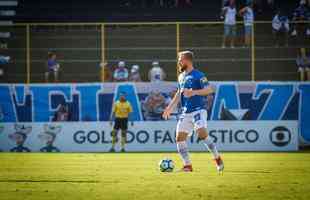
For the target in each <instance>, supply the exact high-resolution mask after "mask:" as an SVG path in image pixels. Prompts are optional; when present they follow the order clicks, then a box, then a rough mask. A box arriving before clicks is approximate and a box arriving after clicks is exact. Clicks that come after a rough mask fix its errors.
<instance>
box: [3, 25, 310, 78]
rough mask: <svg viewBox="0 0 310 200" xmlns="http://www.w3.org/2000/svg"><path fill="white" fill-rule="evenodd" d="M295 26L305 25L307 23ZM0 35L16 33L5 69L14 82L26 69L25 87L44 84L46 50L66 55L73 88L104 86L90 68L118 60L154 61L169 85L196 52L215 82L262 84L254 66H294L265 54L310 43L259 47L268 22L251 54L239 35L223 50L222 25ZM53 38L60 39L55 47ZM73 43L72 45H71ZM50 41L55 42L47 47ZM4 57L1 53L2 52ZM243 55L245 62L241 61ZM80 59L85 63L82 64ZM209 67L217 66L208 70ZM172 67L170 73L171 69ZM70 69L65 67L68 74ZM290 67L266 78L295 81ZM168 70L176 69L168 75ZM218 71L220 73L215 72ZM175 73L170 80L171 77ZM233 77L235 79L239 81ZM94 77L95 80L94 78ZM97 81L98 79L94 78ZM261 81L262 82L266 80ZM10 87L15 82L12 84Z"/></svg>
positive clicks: (255, 36) (41, 28)
mask: <svg viewBox="0 0 310 200" xmlns="http://www.w3.org/2000/svg"><path fill="white" fill-rule="evenodd" d="M299 23H301V24H302V23H303V24H306V23H308V22H299ZM297 24H298V23H297ZM124 27H125V28H124ZM237 27H238V30H239V31H238V32H240V33H241V32H242V30H243V22H237ZM0 29H1V31H13V32H14V29H16V30H15V32H16V35H15V36H14V37H13V38H12V39H10V41H9V42H11V43H14V40H15V39H16V42H15V43H14V45H15V47H13V48H10V45H9V47H8V49H9V50H10V49H12V51H11V54H12V55H10V56H11V57H13V58H14V51H15V50H16V51H15V52H18V53H19V54H18V55H19V56H20V58H19V59H16V60H15V63H14V64H12V66H11V67H12V69H9V70H11V71H13V72H16V74H14V73H13V72H11V73H9V74H11V75H12V76H13V74H14V76H22V74H23V72H18V70H19V69H16V70H15V69H13V68H14V67H16V68H20V69H21V68H23V67H25V70H24V71H25V72H26V80H25V81H24V82H26V83H32V82H41V81H42V78H41V79H40V78H39V77H40V76H42V72H43V71H42V69H43V67H42V69H41V68H40V67H39V65H41V66H42V65H44V64H43V63H44V62H45V61H44V60H45V59H46V57H44V56H43V54H44V52H47V51H48V50H54V51H56V53H57V52H58V51H67V55H68V57H70V58H69V59H68V58H67V57H66V56H60V58H59V60H60V62H61V63H62V65H67V66H69V65H71V66H70V67H71V68H73V67H74V65H76V69H77V71H75V72H76V74H78V75H79V76H80V77H79V76H77V77H75V78H74V76H75V75H74V74H69V73H73V72H74V70H73V69H70V70H71V71H70V70H68V73H66V74H65V75H64V77H67V78H68V79H70V80H71V81H74V80H76V81H77V82H78V81H79V80H78V79H79V78H81V77H82V76H83V75H81V74H83V73H84V81H87V80H89V81H96V80H101V81H104V79H103V77H104V76H103V75H104V74H103V73H102V72H101V71H100V69H99V70H98V72H97V71H96V69H93V71H89V69H90V67H89V66H90V65H97V67H98V66H99V63H108V64H109V63H112V64H113V65H115V64H116V61H118V60H122V59H124V61H128V62H129V63H134V62H136V63H141V65H144V66H145V65H150V63H151V61H152V60H159V61H162V62H163V63H164V64H165V65H166V67H165V68H164V70H166V71H168V75H169V77H170V78H169V79H171V80H173V79H175V78H176V74H177V70H176V67H175V66H176V65H177V64H176V60H177V59H176V58H177V52H179V51H180V50H185V49H190V50H194V52H195V53H196V52H198V53H197V54H198V56H196V61H197V62H198V65H199V64H201V65H205V66H206V65H207V66H209V67H208V69H207V70H206V69H205V68H203V69H202V70H203V71H206V72H209V74H210V75H211V76H213V77H214V79H215V80H216V79H221V77H224V78H223V79H224V80H229V79H230V75H231V80H252V81H255V80H261V79H263V78H258V77H257V73H258V72H259V71H260V70H261V69H263V67H260V68H259V69H257V64H258V63H259V65H260V66H264V64H261V63H263V62H267V63H268V64H270V69H271V68H272V67H273V66H275V65H274V63H276V62H278V63H280V62H290V65H292V63H293V62H294V56H296V55H295V53H290V54H289V57H287V55H284V53H283V56H282V55H280V56H279V57H270V58H267V57H266V58H265V55H264V51H265V54H266V55H269V54H274V55H276V54H277V52H276V51H275V50H281V49H286V48H287V49H289V48H291V49H293V50H292V52H295V50H294V49H296V48H297V49H298V48H300V47H308V46H310V45H309V44H310V43H309V38H305V41H304V42H300V44H297V45H296V44H294V45H289V46H288V47H286V46H283V47H281V48H278V47H274V46H273V45H272V44H271V45H270V46H266V45H257V43H259V42H265V41H267V40H268V41H271V42H272V40H273V36H272V35H271V34H270V32H271V22H270V21H257V22H255V23H254V24H253V26H252V35H251V45H250V48H244V47H243V46H242V42H240V41H239V40H242V37H243V36H242V34H241V35H239V36H238V37H237V40H238V41H239V46H238V47H237V48H235V49H230V48H226V49H222V48H221V41H222V32H223V22H149V23H146V22H142V23H140V22H136V23H19V24H14V25H11V26H1V27H0ZM23 29H24V30H23ZM47 29H52V30H53V29H54V30H53V31H51V32H52V34H51V33H48V32H49V31H48V30H47ZM58 29H59V30H58ZM92 30H93V31H92ZM262 30H263V31H262ZM267 30H268V31H267ZM74 31H76V32H74ZM79 31H80V32H79ZM75 34H76V35H75ZM13 35H14V34H13ZM51 35H53V37H54V40H55V41H54V43H53V42H50V41H48V40H49V37H50V38H52V37H51ZM55 35H56V36H55ZM79 35H82V36H79ZM204 35H205V37H204ZM23 37H24V38H23ZM57 37H58V38H61V39H59V41H57ZM65 37H67V40H68V41H69V40H70V42H66V41H65V40H66V38H65ZM75 37H76V39H74V38H75ZM86 39H89V42H91V43H89V44H87V43H85V41H83V40H86ZM52 40H53V38H52V39H51V41H52ZM73 40H75V41H73ZM18 41H19V42H18ZM24 41H25V42H24ZM45 41H46V45H45V46H44V44H42V43H44V42H45ZM56 41H57V42H56ZM159 43H163V45H158V44H159ZM215 43H217V44H215ZM52 44H53V45H52ZM136 44H139V45H136ZM14 45H13V46H14ZM57 45H58V46H57ZM83 45H84V46H83ZM74 51H76V52H78V51H79V52H78V53H76V55H69V53H74ZM257 51H259V55H256V54H257ZM267 51H268V52H267ZM283 51H285V50H283ZM9 52H10V51H9ZM20 52H25V57H23V55H20ZM85 52H87V53H85ZM92 53H93V54H96V56H91V54H92ZM2 54H5V51H2ZM99 54H100V56H99ZM218 54H220V55H221V56H219V55H218ZM261 54H262V55H261ZM139 55H141V56H139ZM215 55H216V56H215ZM242 55H244V56H243V57H242ZM83 56H85V57H84V58H83ZM122 56H123V57H126V58H123V57H122ZM38 57H39V59H38ZM62 57H63V58H62ZM87 57H88V58H87ZM73 58H74V59H73ZM285 59H287V60H285ZM260 62H261V63H260ZM81 63H82V65H81ZM83 63H84V64H85V65H87V66H84V69H85V71H83ZM173 63H174V64H173ZM210 63H215V64H214V65H212V66H211V67H210ZM78 65H79V66H78ZM173 65H174V67H172V66H173ZM228 66H232V67H236V69H229V67H228ZM65 67H66V66H65ZM70 67H68V69H69V68H70ZM293 67H295V66H293ZM293 67H291V66H290V67H288V68H290V70H286V68H284V69H283V71H280V72H277V70H274V72H271V71H270V77H271V78H272V76H273V75H272V73H274V74H276V75H281V74H283V73H284V74H287V75H288V76H290V77H293V76H294V75H293V73H294V71H293V70H292V69H291V68H293ZM98 68H99V67H98ZM98 68H97V69H98ZM142 68H143V69H142V71H143V70H144V71H143V74H144V75H145V74H147V70H146V68H145V69H144V67H142ZM172 68H174V69H173V70H172ZM147 69H149V68H147ZM217 69H218V71H216V70H217ZM229 70H230V71H229ZM88 71H89V73H88ZM173 71H174V74H173V73H172V72H173ZM260 73H261V74H264V73H267V72H266V71H262V72H260ZM277 73H278V74H277ZM99 74H101V75H99ZM236 74H238V76H237V75H236ZM95 76H97V77H96V78H94V77H95ZM99 76H100V78H98V77H99ZM261 76H262V77H264V75H261ZM281 76H282V75H281ZM70 77H71V78H70ZM88 77H92V78H88ZM218 77H219V78H218ZM238 77H239V78H238ZM67 78H63V80H61V81H62V82H67ZM82 78H83V77H82ZM145 80H146V78H145ZM71 81H69V82H71ZM9 82H14V81H13V80H10V81H9ZM17 82H18V81H17Z"/></svg>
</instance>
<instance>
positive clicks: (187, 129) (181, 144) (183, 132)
mask: <svg viewBox="0 0 310 200" xmlns="http://www.w3.org/2000/svg"><path fill="white" fill-rule="evenodd" d="M192 126H193V125H192V123H191V122H190V120H189V119H188V118H187V117H184V118H181V119H180V120H179V121H178V124H177V130H176V132H177V134H176V143H177V149H178V152H179V154H180V156H181V158H182V160H183V169H182V170H183V171H185V172H190V171H193V169H192V162H191V160H190V156H189V152H188V147H187V143H186V139H187V136H188V135H189V133H191V132H192V130H193V128H192Z"/></svg>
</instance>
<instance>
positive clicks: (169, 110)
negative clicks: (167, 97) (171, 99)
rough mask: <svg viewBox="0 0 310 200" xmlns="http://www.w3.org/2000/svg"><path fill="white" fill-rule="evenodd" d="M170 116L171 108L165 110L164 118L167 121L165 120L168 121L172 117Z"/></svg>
mask: <svg viewBox="0 0 310 200" xmlns="http://www.w3.org/2000/svg"><path fill="white" fill-rule="evenodd" d="M170 114H171V109H170V108H169V107H167V108H166V109H165V110H164V112H163V115H162V116H163V118H164V119H165V120H167V119H168V118H169V117H170Z"/></svg>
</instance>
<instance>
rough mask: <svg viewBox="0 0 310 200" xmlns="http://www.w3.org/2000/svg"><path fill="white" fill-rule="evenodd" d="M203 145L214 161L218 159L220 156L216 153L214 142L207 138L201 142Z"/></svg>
mask: <svg viewBox="0 0 310 200" xmlns="http://www.w3.org/2000/svg"><path fill="white" fill-rule="evenodd" d="M203 143H204V145H205V146H206V147H207V149H208V150H209V151H210V152H211V153H212V155H213V158H214V159H216V158H218V157H220V154H219V152H218V151H217V148H216V146H215V144H214V142H213V141H212V139H211V138H210V137H209V136H208V137H207V138H206V139H205V140H203Z"/></svg>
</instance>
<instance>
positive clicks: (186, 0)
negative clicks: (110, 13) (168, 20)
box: [121, 0, 193, 9]
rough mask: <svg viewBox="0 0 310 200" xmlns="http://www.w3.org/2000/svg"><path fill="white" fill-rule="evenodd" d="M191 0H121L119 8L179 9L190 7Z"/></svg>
mask: <svg viewBox="0 0 310 200" xmlns="http://www.w3.org/2000/svg"><path fill="white" fill-rule="evenodd" d="M192 5H193V2H192V0H123V1H122V2H121V7H127V8H140V9H141V8H146V9H147V8H180V7H191V6H192Z"/></svg>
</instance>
